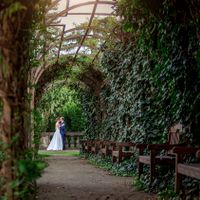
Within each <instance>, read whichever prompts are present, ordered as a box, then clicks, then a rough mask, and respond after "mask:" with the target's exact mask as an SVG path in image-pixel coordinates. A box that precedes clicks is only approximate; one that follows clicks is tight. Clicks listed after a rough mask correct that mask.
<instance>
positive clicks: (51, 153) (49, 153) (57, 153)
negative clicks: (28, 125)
mask: <svg viewBox="0 0 200 200" xmlns="http://www.w3.org/2000/svg"><path fill="white" fill-rule="evenodd" d="M79 154H80V152H79V151H77V150H69V151H43V150H40V151H39V155H42V156H45V157H46V156H79Z"/></svg>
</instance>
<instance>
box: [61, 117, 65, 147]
mask: <svg viewBox="0 0 200 200" xmlns="http://www.w3.org/2000/svg"><path fill="white" fill-rule="evenodd" d="M60 134H61V136H62V141H63V150H65V144H66V141H65V140H66V138H65V137H66V128H65V121H64V117H60Z"/></svg>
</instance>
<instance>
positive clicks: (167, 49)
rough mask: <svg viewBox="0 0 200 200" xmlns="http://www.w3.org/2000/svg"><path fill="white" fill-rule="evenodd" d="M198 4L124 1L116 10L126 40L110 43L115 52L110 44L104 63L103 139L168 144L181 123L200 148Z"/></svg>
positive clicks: (102, 94) (106, 50)
mask: <svg viewBox="0 0 200 200" xmlns="http://www.w3.org/2000/svg"><path fill="white" fill-rule="evenodd" d="M127 5H129V6H127ZM194 5H196V7H195V6H194ZM197 5H198V2H197V1H192V2H189V1H184V3H183V4H179V2H178V1H175V2H171V1H163V3H162V4H160V3H159V2H157V1H153V3H152V5H149V3H148V2H147V1H128V0H127V1H120V2H119V4H118V7H117V8H116V12H117V13H118V14H119V15H120V16H121V17H122V19H123V20H122V22H121V26H122V29H123V32H124V39H123V40H121V42H120V43H119V42H117V43H115V41H113V42H110V43H112V48H110V46H111V45H110V44H109V45H107V48H106V47H105V51H104V55H103V57H102V59H101V65H100V66H101V70H102V72H103V73H104V76H105V79H106V85H105V86H104V88H103V90H102V92H101V97H100V99H102V101H103V102H104V104H105V105H104V110H103V112H105V113H106V115H105V116H106V117H104V119H102V123H101V131H100V133H99V134H98V136H99V135H101V137H102V138H104V139H105V138H107V139H112V140H131V141H135V142H141V141H145V142H164V141H166V140H167V131H168V128H169V127H170V126H171V125H173V124H175V123H182V124H183V125H184V127H185V134H187V135H188V136H189V137H190V139H191V142H193V143H195V144H199V137H200V136H199V131H198V127H199V125H198V124H199V109H198V108H199V103H200V99H199V87H200V82H199V72H200V66H199V42H200V41H199V17H200V14H199V10H198V9H197V7H198V6H197ZM185 8H187V9H185ZM191 10H192V12H187V11H191ZM120 37H121V36H120ZM124 40H125V42H124ZM127 43H129V45H127Z"/></svg>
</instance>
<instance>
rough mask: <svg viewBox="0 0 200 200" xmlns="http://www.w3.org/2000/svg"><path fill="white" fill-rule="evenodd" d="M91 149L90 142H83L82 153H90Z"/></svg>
mask: <svg viewBox="0 0 200 200" xmlns="http://www.w3.org/2000/svg"><path fill="white" fill-rule="evenodd" d="M91 148H92V141H91V140H87V141H84V143H83V152H84V153H91Z"/></svg>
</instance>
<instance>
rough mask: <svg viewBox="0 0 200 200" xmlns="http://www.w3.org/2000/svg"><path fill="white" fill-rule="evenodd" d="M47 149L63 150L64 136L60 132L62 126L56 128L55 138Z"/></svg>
mask: <svg viewBox="0 0 200 200" xmlns="http://www.w3.org/2000/svg"><path fill="white" fill-rule="evenodd" d="M47 150H63V142H62V136H61V134H60V128H58V127H57V128H56V132H55V133H54V134H53V138H52V140H51V142H50V144H49V146H48V147H47Z"/></svg>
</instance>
